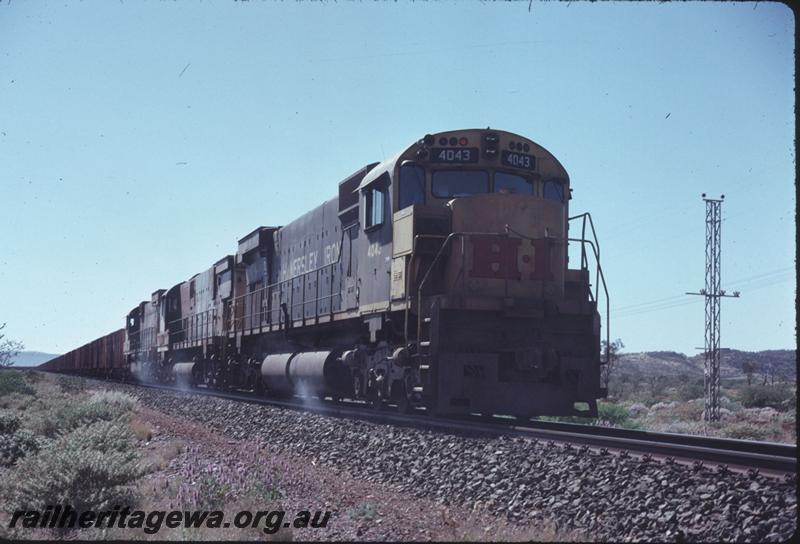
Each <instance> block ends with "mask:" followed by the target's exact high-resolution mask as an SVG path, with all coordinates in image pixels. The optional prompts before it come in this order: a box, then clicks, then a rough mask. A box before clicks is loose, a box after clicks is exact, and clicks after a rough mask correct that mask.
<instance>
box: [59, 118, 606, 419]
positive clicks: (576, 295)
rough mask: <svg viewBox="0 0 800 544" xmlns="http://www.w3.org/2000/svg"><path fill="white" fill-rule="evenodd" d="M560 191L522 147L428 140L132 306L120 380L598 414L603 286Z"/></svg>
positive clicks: (439, 407) (504, 140)
mask: <svg viewBox="0 0 800 544" xmlns="http://www.w3.org/2000/svg"><path fill="white" fill-rule="evenodd" d="M570 198H571V188H570V180H569V176H568V175H567V172H566V170H565V169H564V168H563V167H562V165H561V164H560V163H559V161H558V160H557V159H556V158H555V157H554V156H553V155H551V154H550V153H549V152H548V151H547V150H545V149H544V148H543V147H541V146H539V145H538V144H536V143H534V142H533V141H531V140H529V139H527V138H524V137H522V136H519V135H516V134H512V133H509V132H504V131H500V130H492V129H485V130H484V129H469V130H456V131H449V132H442V133H437V134H428V135H426V136H425V137H424V138H422V139H421V140H419V141H418V142H415V143H414V144H412V145H410V146H409V147H408V148H406V149H404V150H403V151H401V152H400V153H399V154H397V155H396V156H394V157H392V158H391V159H388V160H385V161H383V162H380V163H372V164H368V165H367V166H365V167H363V168H361V169H359V170H358V171H357V172H355V173H354V174H352V175H351V176H349V177H348V178H347V179H345V180H344V181H342V182H341V183H340V184H339V191H338V195H337V196H336V197H334V198H332V199H330V200H328V201H326V202H324V203H323V204H321V205H320V206H318V207H316V208H314V209H312V210H311V211H309V212H307V213H306V214H305V215H303V216H301V217H299V218H298V219H296V220H295V221H293V222H291V223H289V224H288V225H285V226H283V227H260V228H258V229H256V230H254V231H253V232H251V233H250V234H248V235H247V236H245V237H244V238H242V239H241V240H239V246H238V250H237V252H236V254H235V255H228V256H226V257H224V258H222V259H220V260H219V261H217V262H216V263H214V265H213V266H211V267H210V268H209V269H207V270H205V271H203V272H201V273H199V274H197V275H195V276H193V277H192V278H191V279H189V280H188V281H185V282H182V283H179V284H177V285H175V286H173V287H172V288H170V289H167V290H164V289H160V290H157V291H155V292H154V293H153V294H152V296H151V298H150V299H149V300H146V301H144V302H142V303H141V304H139V305H138V306H136V307H135V308H133V310H131V312H130V313H129V314H128V315H127V319H126V327H125V343H124V361H125V362H124V369H125V370H126V371H127V372H129V374H130V375H131V376H132V377H134V378H136V379H139V380H155V381H161V382H177V383H182V384H184V385H186V386H206V387H212V388H225V389H230V388H239V389H254V390H258V391H260V392H261V393H262V394H265V395H295V394H298V395H316V396H321V397H326V396H327V397H332V398H334V399H341V398H349V399H364V400H367V401H369V402H371V403H372V404H374V405H375V406H376V407H380V406H383V405H385V404H388V403H390V404H396V405H397V406H399V407H400V408H401V409H411V408H414V407H425V408H426V410H427V411H429V412H431V413H434V414H469V413H480V414H484V415H490V414H506V415H513V416H517V417H522V418H527V417H530V416H534V415H585V416H595V415H596V414H597V399H598V398H601V397H603V396H604V395H605V390H604V389H603V388H602V387H601V372H602V368H603V365H604V361H602V360H601V342H600V334H601V332H600V329H601V326H600V322H601V320H600V315H599V313H598V295H599V294H600V293H599V289H600V288H601V287H602V288H603V289H604V288H605V282H604V280H603V278H602V271H601V269H600V266H599V261H598V260H597V258H598V252H599V249H598V245H597V240H596V238H595V237H594V227H593V226H592V224H591V218H590V216H589V215H588V214H582V215H579V216H577V217H573V218H570V216H569V213H568V208H569V200H570ZM570 223H572V225H573V230H580V231H581V232H580V235H578V236H576V237H574V238H573V237H570V233H569V227H570ZM570 242H572V243H573V244H572V245H573V247H574V250H575V253H576V255H579V256H580V259H579V260H580V262H579V263H578V266H577V267H576V268H570V267H569V266H568V262H569V255H568V250H569V245H570ZM590 262H591V263H592V268H593V269H592V270H590ZM592 280H594V283H592ZM605 302H606V305H605V309H606V316H605V317H606V319H607V318H608V312H607V293H606V294H605ZM605 328H606V334H605V336H607V334H608V332H607V331H608V323H607V322H606V327H605ZM55 369H56V370H57V368H55Z"/></svg>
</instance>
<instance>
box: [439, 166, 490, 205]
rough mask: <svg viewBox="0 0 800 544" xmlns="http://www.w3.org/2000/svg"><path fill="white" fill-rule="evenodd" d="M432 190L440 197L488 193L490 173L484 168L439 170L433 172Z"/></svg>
mask: <svg viewBox="0 0 800 544" xmlns="http://www.w3.org/2000/svg"><path fill="white" fill-rule="evenodd" d="M431 192H432V193H433V196H435V197H438V198H451V197H457V196H470V195H476V194H480V193H488V192H489V174H488V173H487V172H484V171H483V170H438V171H436V172H434V173H433V177H432V185H431Z"/></svg>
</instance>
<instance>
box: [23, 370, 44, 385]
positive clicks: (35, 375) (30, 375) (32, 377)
mask: <svg viewBox="0 0 800 544" xmlns="http://www.w3.org/2000/svg"><path fill="white" fill-rule="evenodd" d="M43 377H44V376H43V375H42V373H41V372H34V371H33V370H29V371H27V372H26V373H25V379H26V380H28V382H30V383H39V382H40V381H42V378H43Z"/></svg>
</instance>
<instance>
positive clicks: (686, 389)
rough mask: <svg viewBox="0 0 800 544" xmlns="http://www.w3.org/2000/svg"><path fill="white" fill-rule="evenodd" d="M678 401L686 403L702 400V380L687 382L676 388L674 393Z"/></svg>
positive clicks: (703, 392) (703, 388) (703, 390)
mask: <svg viewBox="0 0 800 544" xmlns="http://www.w3.org/2000/svg"><path fill="white" fill-rule="evenodd" d="M676 395H677V397H678V400H682V401H684V402H685V401H687V400H693V399H702V398H703V397H704V396H705V387H704V386H703V380H687V381H685V382H683V383H682V384H680V385H679V386H678V390H677V392H676Z"/></svg>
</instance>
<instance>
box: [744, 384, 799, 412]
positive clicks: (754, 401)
mask: <svg viewBox="0 0 800 544" xmlns="http://www.w3.org/2000/svg"><path fill="white" fill-rule="evenodd" d="M739 397H740V400H741V402H742V405H743V406H744V407H745V408H764V407H767V406H769V407H773V408H782V407H784V408H785V407H787V406H788V407H791V406H792V403H793V402H796V401H795V393H794V391H792V389H791V388H790V387H789V386H788V385H787V384H783V383H779V384H772V385H750V386H747V387H745V388H743V389H742V391H741V392H740V393H739ZM782 405H783V406H782Z"/></svg>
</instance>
